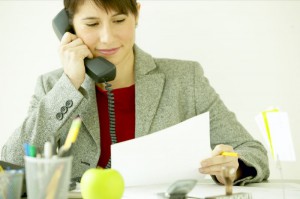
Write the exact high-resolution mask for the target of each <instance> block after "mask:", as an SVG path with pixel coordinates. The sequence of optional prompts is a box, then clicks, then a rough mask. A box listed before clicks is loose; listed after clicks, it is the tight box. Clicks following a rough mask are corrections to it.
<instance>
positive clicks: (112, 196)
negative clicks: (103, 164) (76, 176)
mask: <svg viewBox="0 0 300 199" xmlns="http://www.w3.org/2000/svg"><path fill="white" fill-rule="evenodd" d="M124 187H125V185H124V180H123V177H122V175H121V174H120V173H119V172H118V171H117V170H115V169H102V168H92V169H88V170H87V171H86V172H85V173H84V174H83V176H82V178H81V182H80V189H81V194H82V197H83V198H84V199H120V198H122V195H123V193H124Z"/></svg>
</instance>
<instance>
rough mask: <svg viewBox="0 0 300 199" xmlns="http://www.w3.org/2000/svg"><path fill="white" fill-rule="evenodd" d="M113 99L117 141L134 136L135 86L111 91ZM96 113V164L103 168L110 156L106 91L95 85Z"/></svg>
mask: <svg viewBox="0 0 300 199" xmlns="http://www.w3.org/2000/svg"><path fill="white" fill-rule="evenodd" d="M112 92H113V94H114V99H115V120H116V137H117V142H122V141H126V140H130V139H133V138H134V137H135V135H134V132H135V86H134V85H132V86H129V87H126V88H119V89H115V90H113V91H112ZM96 95H97V105H98V115H99V124H100V145H101V155H100V158H99V161H98V166H100V167H102V168H105V167H106V165H107V163H108V160H109V158H110V145H111V138H110V132H109V115H108V106H107V105H108V101H107V91H104V90H102V89H101V88H99V87H97V86H96Z"/></svg>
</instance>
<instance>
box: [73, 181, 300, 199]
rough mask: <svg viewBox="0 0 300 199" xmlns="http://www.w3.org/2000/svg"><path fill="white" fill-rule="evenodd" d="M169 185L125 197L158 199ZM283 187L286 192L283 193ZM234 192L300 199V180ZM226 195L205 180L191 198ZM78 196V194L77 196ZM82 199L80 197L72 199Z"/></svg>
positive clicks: (134, 189)
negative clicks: (158, 194)
mask: <svg viewBox="0 0 300 199" xmlns="http://www.w3.org/2000/svg"><path fill="white" fill-rule="evenodd" d="M168 186H169V185H166V184H164V185H153V186H138V187H128V188H126V190H125V193H124V195H123V198H124V199H141V198H143V199H157V198H158V197H157V195H156V194H157V193H159V192H164V191H166V190H167V188H168ZM283 187H285V190H284V191H283V189H282V188H283ZM233 192H234V193H237V192H248V193H251V194H252V198H253V199H283V198H284V196H283V194H284V192H285V198H286V199H300V180H284V182H283V183H282V181H281V180H270V181H269V182H263V183H253V184H249V185H246V186H235V187H234V188H233ZM224 193H225V189H224V186H221V185H217V184H215V183H214V182H213V181H212V180H203V181H201V182H199V183H198V184H197V185H196V187H195V188H194V189H193V190H192V191H191V192H190V194H189V196H194V197H197V198H198V197H199V198H204V197H205V196H215V195H221V194H224ZM77 196H78V194H77ZM70 198H80V197H70Z"/></svg>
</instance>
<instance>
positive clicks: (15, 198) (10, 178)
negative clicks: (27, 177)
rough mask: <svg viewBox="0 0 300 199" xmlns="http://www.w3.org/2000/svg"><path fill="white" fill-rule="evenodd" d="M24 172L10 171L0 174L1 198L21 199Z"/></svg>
mask: <svg viewBox="0 0 300 199" xmlns="http://www.w3.org/2000/svg"><path fill="white" fill-rule="evenodd" d="M23 175H24V174H23V171H22V170H20V171H17V170H10V171H4V172H1V173H0V198H1V199H2V198H3V199H20V198H21V191H22V183H23Z"/></svg>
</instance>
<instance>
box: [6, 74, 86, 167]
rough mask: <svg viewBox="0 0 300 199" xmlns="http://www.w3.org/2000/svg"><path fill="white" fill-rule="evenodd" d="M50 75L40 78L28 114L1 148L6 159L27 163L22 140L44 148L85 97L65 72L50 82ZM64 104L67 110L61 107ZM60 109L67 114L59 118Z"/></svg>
mask: <svg viewBox="0 0 300 199" xmlns="http://www.w3.org/2000/svg"><path fill="white" fill-rule="evenodd" d="M49 79H51V76H50V77H49V76H47V77H43V76H40V77H39V78H38V80H37V84H36V88H35V93H34V95H33V97H32V99H31V103H30V107H29V110H28V114H27V117H26V118H25V120H24V121H23V123H22V124H21V126H20V127H19V128H17V129H16V130H15V131H14V132H13V134H12V135H11V136H10V137H9V139H8V141H7V142H6V144H5V145H4V146H3V148H2V153H1V159H3V160H4V161H7V162H11V163H15V164H17V165H24V161H23V157H24V149H23V144H24V143H29V144H32V145H35V146H37V150H38V151H40V152H41V151H42V150H43V145H44V143H45V142H46V141H48V140H49V139H50V136H51V135H54V136H55V137H56V138H59V136H60V135H59V132H61V131H59V129H60V128H61V127H62V126H63V124H64V123H65V122H66V121H67V120H71V119H70V118H71V115H72V114H74V113H73V112H74V110H76V108H77V107H78V106H79V104H80V103H81V101H82V100H84V96H83V95H82V93H81V92H80V91H78V90H76V89H75V87H74V86H73V85H72V83H71V82H70V80H69V78H68V77H67V76H66V75H65V74H64V73H63V74H62V75H61V77H60V78H58V80H57V81H56V82H53V78H52V83H51V81H49ZM67 102H68V104H67V105H68V107H67V106H66V103H67ZM62 107H64V108H66V109H67V110H66V109H64V110H62ZM61 112H64V114H62V115H61V116H62V118H60V119H58V118H59V117H57V114H58V113H61Z"/></svg>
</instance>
